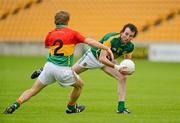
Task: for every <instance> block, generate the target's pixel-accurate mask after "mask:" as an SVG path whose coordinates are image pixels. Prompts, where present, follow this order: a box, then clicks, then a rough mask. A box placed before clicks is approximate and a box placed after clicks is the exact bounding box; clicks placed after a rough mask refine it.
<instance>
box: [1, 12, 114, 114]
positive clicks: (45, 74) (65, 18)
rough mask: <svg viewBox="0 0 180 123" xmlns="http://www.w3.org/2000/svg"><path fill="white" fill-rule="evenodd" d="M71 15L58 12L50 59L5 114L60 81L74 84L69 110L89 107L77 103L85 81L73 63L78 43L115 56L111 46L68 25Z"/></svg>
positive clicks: (47, 42) (47, 43)
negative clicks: (83, 34) (33, 81)
mask: <svg viewBox="0 0 180 123" xmlns="http://www.w3.org/2000/svg"><path fill="white" fill-rule="evenodd" d="M69 19H70V14H69V13H68V12H66V11H60V12H58V13H56V15H55V25H56V28H55V29H54V30H52V31H51V32H49V33H48V35H47V36H46V39H45V46H46V47H48V48H49V53H48V59H47V62H46V63H45V65H44V69H43V71H42V73H41V74H40V76H39V77H38V79H37V80H36V81H35V83H34V85H33V86H32V87H31V88H30V89H27V90H25V91H24V92H23V93H22V94H21V95H20V97H19V98H18V99H17V101H16V102H15V103H13V104H12V105H10V106H9V107H7V108H6V109H5V111H4V113H5V114H12V113H13V112H14V111H15V110H16V109H18V107H20V105H21V104H23V103H24V102H26V101H27V100H29V99H30V98H31V97H32V96H35V95H36V94H37V93H39V92H40V91H41V90H42V89H43V88H44V87H46V86H47V85H49V84H52V83H54V82H55V81H57V82H58V83H59V85H61V86H73V87H74V88H73V91H72V92H71V94H70V100H69V103H68V105H67V110H66V113H79V112H81V111H83V110H84V109H85V106H83V105H77V103H76V102H77V99H78V98H79V96H80V94H81V90H82V88H83V81H82V80H81V79H80V77H79V76H78V75H77V74H76V72H74V71H73V70H72V69H71V67H70V66H72V63H73V53H74V48H75V45H76V44H78V43H86V44H89V45H90V46H93V47H96V48H100V49H103V50H106V51H107V52H108V53H109V55H110V56H111V58H112V59H113V53H112V52H111V49H110V48H108V47H107V46H105V45H103V44H101V43H99V42H98V41H96V40H93V39H90V38H85V37H84V36H82V35H81V34H80V33H79V32H77V31H75V30H72V29H70V28H68V27H67V25H68V22H69Z"/></svg>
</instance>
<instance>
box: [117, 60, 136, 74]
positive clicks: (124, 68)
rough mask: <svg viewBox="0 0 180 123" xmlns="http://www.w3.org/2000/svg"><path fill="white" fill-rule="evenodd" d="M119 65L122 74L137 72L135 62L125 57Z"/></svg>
mask: <svg viewBox="0 0 180 123" xmlns="http://www.w3.org/2000/svg"><path fill="white" fill-rule="evenodd" d="M119 66H120V72H121V73H122V74H125V75H132V74H133V73H134V72H135V63H134V62H133V61H132V60H130V59H124V60H123V61H121V63H120V64H119Z"/></svg>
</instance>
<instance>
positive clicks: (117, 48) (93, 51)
mask: <svg viewBox="0 0 180 123" xmlns="http://www.w3.org/2000/svg"><path fill="white" fill-rule="evenodd" d="M137 34H138V30H137V28H136V26H135V25H134V24H131V23H129V24H126V25H124V27H123V28H122V30H121V31H120V33H116V32H112V33H108V34H106V35H105V36H104V37H103V38H102V39H101V40H100V41H99V42H100V43H102V44H104V45H105V46H108V47H109V48H111V50H112V52H113V54H114V58H115V59H116V58H118V57H120V56H124V58H125V59H131V58H132V52H133V50H134V44H133V43H132V42H131V40H132V39H134V38H135V37H136V36H137ZM117 64H118V63H117V61H116V60H111V59H110V58H109V56H108V52H107V51H105V50H101V49H97V48H90V49H89V50H88V51H87V52H86V53H85V54H84V55H83V56H82V57H81V58H80V60H79V61H77V63H76V64H74V65H73V67H72V69H73V70H74V71H75V72H76V73H77V74H80V73H82V72H84V71H86V70H88V69H95V68H100V69H102V70H103V71H104V72H105V73H107V74H108V75H110V76H112V77H114V78H115V79H117V80H118V98H119V99H118V110H117V112H118V113H123V114H126V113H130V111H128V109H127V108H126V107H125V96H126V77H127V74H128V73H127V72H126V70H125V69H120V67H119V65H117ZM41 71H42V70H41V69H40V70H36V71H35V72H33V74H32V76H31V78H32V79H33V78H36V77H37V76H39V75H40V73H41Z"/></svg>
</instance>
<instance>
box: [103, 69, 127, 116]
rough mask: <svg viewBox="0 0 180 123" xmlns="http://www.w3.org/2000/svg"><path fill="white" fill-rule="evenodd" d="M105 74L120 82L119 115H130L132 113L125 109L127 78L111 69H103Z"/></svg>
mask: <svg viewBox="0 0 180 123" xmlns="http://www.w3.org/2000/svg"><path fill="white" fill-rule="evenodd" d="M102 70H103V71H104V72H106V73H107V74H109V75H110V76H112V77H114V78H116V79H117V80H118V98H119V99H118V110H117V112H118V113H122V114H128V113H130V111H128V110H127V108H125V96H126V76H125V75H123V74H121V73H120V72H118V71H117V70H115V69H113V68H111V67H107V66H106V67H104V68H102Z"/></svg>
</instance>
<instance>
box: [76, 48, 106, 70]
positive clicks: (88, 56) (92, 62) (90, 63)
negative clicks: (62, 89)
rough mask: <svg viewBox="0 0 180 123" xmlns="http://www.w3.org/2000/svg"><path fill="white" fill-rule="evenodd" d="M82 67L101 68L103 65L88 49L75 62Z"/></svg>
mask: <svg viewBox="0 0 180 123" xmlns="http://www.w3.org/2000/svg"><path fill="white" fill-rule="evenodd" d="M76 64H78V65H80V66H81V67H82V68H88V69H95V68H102V67H104V66H105V65H104V64H102V63H101V62H99V61H98V60H97V59H96V57H95V56H94V55H93V54H92V52H91V51H90V50H88V51H87V52H86V53H85V54H84V55H83V56H82V57H81V58H80V59H79V60H78V61H77V63H76Z"/></svg>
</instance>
